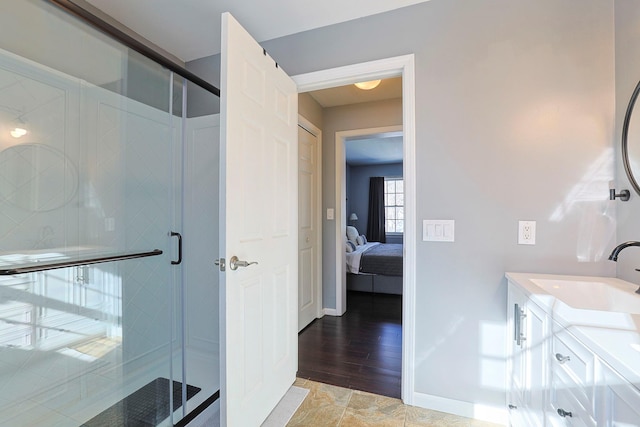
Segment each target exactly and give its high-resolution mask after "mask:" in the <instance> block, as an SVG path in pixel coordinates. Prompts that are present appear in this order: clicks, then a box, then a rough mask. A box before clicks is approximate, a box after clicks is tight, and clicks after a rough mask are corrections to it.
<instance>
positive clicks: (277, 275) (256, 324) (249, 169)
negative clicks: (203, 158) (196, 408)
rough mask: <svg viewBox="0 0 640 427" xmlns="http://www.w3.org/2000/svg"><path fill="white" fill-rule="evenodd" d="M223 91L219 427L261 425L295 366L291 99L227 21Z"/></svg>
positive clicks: (286, 82) (277, 74) (292, 89)
mask: <svg viewBox="0 0 640 427" xmlns="http://www.w3.org/2000/svg"><path fill="white" fill-rule="evenodd" d="M221 86H222V96H221V149H222V151H221V159H222V164H223V165H224V166H223V172H222V174H221V179H222V187H221V192H222V194H221V198H222V200H223V201H224V208H222V209H221V224H223V225H222V227H221V233H222V234H221V242H222V246H223V247H222V248H221V251H220V253H221V256H224V258H226V264H227V265H226V271H225V272H223V273H221V347H222V348H221V355H222V358H221V374H222V378H221V390H220V391H221V421H222V424H223V425H227V426H259V425H260V424H261V423H262V421H264V419H265V418H266V417H267V416H268V415H269V413H270V412H271V410H272V409H273V408H274V407H275V406H276V404H277V403H278V401H279V400H280V399H281V398H282V396H284V394H285V393H286V391H287V390H288V388H289V387H290V386H291V385H292V384H293V382H294V380H295V374H296V370H297V363H298V341H297V338H298V337H297V333H296V332H297V326H298V324H297V323H298V322H297V321H298V319H297V314H298V310H297V300H298V298H297V289H298V288H297V286H298V285H297V278H298V249H297V236H296V235H297V229H298V225H297V223H298V185H297V173H298V172H297V171H298V168H297V151H298V147H297V136H298V135H297V129H296V128H297V117H298V111H297V110H298V105H297V100H298V95H297V88H296V85H295V83H294V82H293V81H292V80H291V79H290V78H289V77H288V76H287V75H286V74H285V73H284V72H283V71H282V69H280V68H279V67H278V66H277V64H276V63H275V62H274V60H273V59H272V58H270V57H269V56H268V55H267V54H266V53H264V51H263V49H262V47H260V45H258V43H256V42H255V41H254V40H253V39H252V38H251V36H250V35H249V34H248V33H247V32H246V31H245V30H244V29H243V28H242V27H241V26H240V24H238V22H237V21H236V20H235V19H234V18H233V17H232V16H231V15H230V14H228V13H225V14H223V17H222V65H221ZM222 254H224V255H222ZM234 256H237V257H238V259H239V260H241V261H246V262H256V263H257V264H251V265H247V266H240V267H238V268H237V269H234V268H233V266H232V257H234ZM236 266H237V265H236Z"/></svg>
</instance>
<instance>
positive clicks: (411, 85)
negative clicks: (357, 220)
mask: <svg viewBox="0 0 640 427" xmlns="http://www.w3.org/2000/svg"><path fill="white" fill-rule="evenodd" d="M414 63H415V59H414V55H413V54H409V55H403V56H398V57H394V58H386V59H380V60H376V61H370V62H364V63H360V64H353V65H346V66H342V67H337V68H332V69H327V70H321V71H313V72H310V73H306V74H299V75H297V76H294V77H293V79H294V81H295V82H296V83H297V85H298V92H301V93H302V92H309V91H313V90H319V89H327V88H330V87H336V86H343V85H348V84H353V83H356V82H359V81H367V80H374V79H381V78H388V77H395V76H398V75H401V76H402V127H403V158H404V161H403V177H404V184H405V230H404V266H403V271H404V277H403V290H402V400H403V401H404V403H406V404H409V405H417V406H423V407H427V406H428V405H426V404H423V402H420V401H419V400H420V399H421V398H422V394H421V393H417V392H416V391H415V389H414V383H415V335H416V324H415V310H416V307H415V294H416V278H415V268H416V236H417V231H416V228H417V220H416V162H415V157H416V156H415V151H416V131H415V95H416V94H415V64H414ZM337 182H339V181H338V180H337ZM337 185H340V184H337ZM336 190H337V191H336V198H339V197H340V189H339V188H338V189H336ZM333 203H334V206H335V209H336V212H335V215H336V218H342V215H344V214H343V212H341V211H339V210H340V209H342V205H341V200H338V199H336V200H335V201H334V202H333ZM335 232H336V266H335V267H336V274H335V281H336V286H337V287H338V286H339V287H340V288H338V289H336V308H334V309H330V308H324V309H323V310H324V312H325V313H326V314H334V315H340V314H341V313H343V312H344V303H345V301H344V300H343V299H342V283H341V279H342V277H343V272H344V270H345V267H344V264H342V252H343V250H342V245H343V244H344V243H342V242H343V237H342V236H343V235H344V233H343V230H341V229H340V227H339V226H336V230H335ZM338 257H339V259H338ZM329 280H330V278H329Z"/></svg>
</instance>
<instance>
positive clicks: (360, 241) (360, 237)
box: [356, 236, 365, 246]
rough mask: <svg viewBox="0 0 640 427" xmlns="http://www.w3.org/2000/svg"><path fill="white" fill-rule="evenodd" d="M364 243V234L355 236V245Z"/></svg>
mask: <svg viewBox="0 0 640 427" xmlns="http://www.w3.org/2000/svg"><path fill="white" fill-rule="evenodd" d="M364 244H365V241H364V236H358V237H356V245H358V246H361V245H364Z"/></svg>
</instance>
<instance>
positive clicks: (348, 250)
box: [345, 240, 356, 253]
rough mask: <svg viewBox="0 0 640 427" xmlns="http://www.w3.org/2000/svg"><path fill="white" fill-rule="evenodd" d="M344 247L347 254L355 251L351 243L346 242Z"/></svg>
mask: <svg viewBox="0 0 640 427" xmlns="http://www.w3.org/2000/svg"><path fill="white" fill-rule="evenodd" d="M345 247H346V249H347V253H351V252H353V251H355V250H356V246H355V245H354V244H353V242H350V241H348V240H347V241H346V242H345Z"/></svg>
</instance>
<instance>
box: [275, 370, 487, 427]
mask: <svg viewBox="0 0 640 427" xmlns="http://www.w3.org/2000/svg"><path fill="white" fill-rule="evenodd" d="M293 385H295V386H297V387H303V388H306V389H309V394H308V395H307V397H306V399H305V400H304V401H303V402H302V404H301V405H300V407H299V408H298V410H297V411H296V413H295V414H294V415H293V417H292V418H291V421H289V423H288V424H287V426H290V427H297V426H305V427H311V426H312V427H356V426H363V427H378V426H379V427H419V426H455V427H497V426H498V424H492V423H487V422H483V421H478V420H473V419H470V418H464V417H459V416H456V415H451V414H445V413H443V412H437V411H430V410H428V409H422V408H417V407H415V406H409V405H405V404H403V403H402V401H400V400H399V399H394V398H391V397H386V396H380V395H377V394H371V393H366V392H364V391H358V390H350V389H347V388H342V387H336V386H332V385H328V384H322V383H318V382H314V381H311V380H305V379H302V378H298V379H297V380H296V382H295V383H294V384H293Z"/></svg>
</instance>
